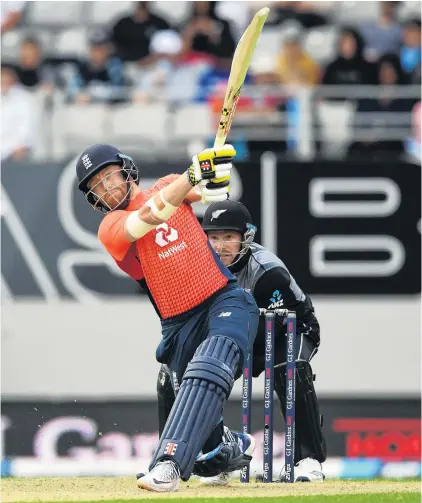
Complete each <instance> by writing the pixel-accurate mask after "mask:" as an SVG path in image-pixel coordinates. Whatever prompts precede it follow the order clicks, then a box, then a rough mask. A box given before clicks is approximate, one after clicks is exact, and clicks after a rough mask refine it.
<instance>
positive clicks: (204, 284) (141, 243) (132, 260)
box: [98, 175, 236, 319]
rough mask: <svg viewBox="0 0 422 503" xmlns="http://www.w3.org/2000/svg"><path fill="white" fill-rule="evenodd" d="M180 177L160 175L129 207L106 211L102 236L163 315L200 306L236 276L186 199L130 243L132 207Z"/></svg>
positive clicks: (140, 204) (100, 232) (183, 311)
mask: <svg viewBox="0 0 422 503" xmlns="http://www.w3.org/2000/svg"><path fill="white" fill-rule="evenodd" d="M178 176H179V175H169V176H166V177H164V178H160V179H159V180H158V181H157V182H156V183H155V184H154V185H153V186H152V187H151V188H150V189H148V190H146V191H143V192H141V193H140V194H139V195H138V196H137V197H136V198H134V199H132V200H131V202H130V204H129V205H128V207H127V208H126V209H125V210H116V211H113V212H110V213H108V214H107V215H106V216H105V217H104V219H103V221H102V222H101V224H100V227H99V230H98V237H99V239H100V241H101V243H102V244H103V246H104V247H105V249H106V250H107V251H108V253H110V255H111V256H112V257H113V258H114V260H115V261H116V263H117V265H118V266H119V267H120V269H122V270H123V271H124V272H125V273H126V274H128V275H129V276H130V277H131V278H133V279H134V280H135V281H138V282H139V283H140V284H141V286H142V287H143V288H144V289H145V290H146V291H147V293H148V295H149V297H150V299H151V301H152V302H153V304H154V307H155V309H156V311H157V313H158V315H159V316H160V317H161V318H162V319H167V318H171V317H173V316H177V315H179V314H182V313H185V312H187V311H189V310H190V309H192V308H194V307H196V306H198V305H199V304H201V303H202V302H204V301H205V300H206V299H208V298H209V297H211V296H212V295H213V294H214V293H216V292H217V291H218V290H221V289H222V288H223V287H224V286H226V285H227V283H228V282H229V281H236V278H235V277H234V276H233V275H232V274H231V273H230V272H229V270H228V269H226V268H225V267H224V265H223V264H222V262H221V261H220V259H219V258H218V257H217V255H216V254H215V252H214V251H213V250H212V248H211V246H210V245H209V242H208V239H207V236H206V235H205V233H204V232H203V230H202V228H201V226H200V224H199V222H198V220H197V218H196V217H195V215H194V213H193V211H192V208H191V206H190V204H188V203H185V202H184V203H182V204H181V205H180V207H179V208H178V209H177V210H176V212H175V213H174V214H173V215H172V216H171V217H170V218H169V219H168V220H167V221H166V222H165V223H163V224H161V225H159V226H158V227H156V228H155V229H152V230H151V231H150V232H148V233H147V234H146V235H145V236H143V237H142V238H140V239H138V240H137V241H134V242H133V243H129V242H128V241H127V240H126V238H125V235H124V224H125V220H126V217H127V212H128V211H135V210H138V209H140V208H141V207H142V206H143V205H144V204H145V203H146V202H147V201H148V199H150V198H151V197H152V195H153V194H155V193H157V192H158V191H159V190H161V189H162V188H164V187H165V186H166V185H168V184H169V183H171V182H172V181H173V180H175V179H176V178H177V177H178Z"/></svg>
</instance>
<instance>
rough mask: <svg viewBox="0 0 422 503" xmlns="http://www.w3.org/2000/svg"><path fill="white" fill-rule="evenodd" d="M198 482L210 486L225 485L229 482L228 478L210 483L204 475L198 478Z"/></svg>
mask: <svg viewBox="0 0 422 503" xmlns="http://www.w3.org/2000/svg"><path fill="white" fill-rule="evenodd" d="M204 479H205V480H204ZM200 483H201V484H202V485H204V486H210V487H225V486H228V485H229V484H230V480H226V481H225V482H211V483H210V482H208V481H207V480H206V477H202V478H201V479H200Z"/></svg>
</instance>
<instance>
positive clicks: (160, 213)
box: [145, 190, 178, 222]
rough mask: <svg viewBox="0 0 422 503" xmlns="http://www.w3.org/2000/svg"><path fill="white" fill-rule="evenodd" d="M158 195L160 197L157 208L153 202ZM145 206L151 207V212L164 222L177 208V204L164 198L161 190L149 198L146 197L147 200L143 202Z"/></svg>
mask: <svg viewBox="0 0 422 503" xmlns="http://www.w3.org/2000/svg"><path fill="white" fill-rule="evenodd" d="M157 195H158V197H159V198H160V201H161V202H160V208H161V209H160V208H158V206H157V203H156V202H155V198H156V196H157ZM145 204H146V205H147V206H149V207H150V208H151V213H152V214H153V215H154V216H155V217H157V218H159V219H160V220H162V221H163V222H165V221H166V220H167V219H169V218H170V217H171V216H172V215H173V213H174V212H175V211H176V210H177V208H178V206H173V205H172V204H170V203H168V202H167V201H166V200H165V198H164V194H163V191H162V190H160V192H159V193H158V194H154V195H153V196H152V197H151V199H148V201H147V202H146V203H145Z"/></svg>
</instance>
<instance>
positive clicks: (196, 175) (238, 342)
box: [76, 145, 259, 492]
mask: <svg viewBox="0 0 422 503" xmlns="http://www.w3.org/2000/svg"><path fill="white" fill-rule="evenodd" d="M235 154H236V152H235V150H234V149H233V147H232V146H231V145H224V146H223V147H218V148H212V149H206V150H204V151H202V152H201V153H200V154H198V155H196V156H194V157H193V158H192V164H191V166H190V167H189V168H188V169H187V170H186V172H185V173H183V174H181V175H169V176H166V177H164V178H161V179H159V180H158V181H157V182H156V183H155V184H154V185H153V186H152V187H151V188H150V189H148V190H145V191H142V190H141V189H140V187H139V173H138V169H137V167H136V166H135V164H134V162H133V160H132V159H131V158H130V157H128V156H126V155H124V154H122V152H120V151H119V150H118V149H117V148H116V147H114V146H112V145H93V146H91V147H89V148H87V149H86V150H85V151H84V152H82V154H81V155H80V157H79V159H78V161H77V164H76V174H77V178H78V181H79V185H78V186H79V189H80V190H81V191H82V192H83V193H84V195H85V198H86V200H87V201H88V203H90V204H91V206H92V207H93V208H94V209H96V210H99V211H101V212H102V213H104V218H103V220H102V222H101V224H100V227H99V230H98V237H99V240H100V241H101V243H102V244H103V246H104V248H105V249H106V250H107V252H108V253H109V254H110V255H111V256H112V257H113V259H114V260H115V262H116V263H117V265H118V266H119V267H120V268H121V269H122V270H123V271H124V272H125V273H127V274H128V275H129V276H130V277H131V278H133V279H134V280H135V281H137V282H139V283H140V284H141V286H142V287H143V288H144V289H145V290H146V291H147V293H148V295H149V298H150V300H151V302H152V304H153V306H154V308H155V310H156V312H157V314H158V316H159V317H160V320H161V326H162V339H161V342H160V343H159V344H158V347H157V350H156V358H157V360H158V361H159V362H160V363H162V364H166V366H167V368H168V369H169V375H170V380H171V386H172V387H173V391H174V392H175V394H176V399H175V401H174V405H173V408H172V410H171V414H170V415H169V417H168V419H167V421H166V423H165V425H164V426H163V431H162V435H161V437H160V440H159V443H158V446H157V448H156V450H155V453H154V456H153V459H152V460H151V463H150V466H149V472H148V473H147V474H146V475H144V476H142V477H140V478H139V479H138V481H137V484H138V487H140V488H141V489H146V490H149V491H156V492H172V491H177V490H178V488H179V485H180V480H185V481H186V480H188V479H189V477H190V475H191V473H192V470H193V468H194V464H195V467H196V469H197V470H198V473H201V474H203V473H205V474H208V475H209V476H212V475H218V474H219V473H221V472H223V471H228V472H230V471H234V470H238V469H241V468H242V467H244V466H247V465H248V464H249V463H250V460H251V454H252V452H253V450H254V447H255V441H254V439H253V437H252V436H250V435H246V434H242V433H235V432H230V431H228V430H227V428H225V427H224V425H223V409H224V405H225V403H226V400H227V399H228V397H229V395H230V392H231V390H232V387H233V384H234V381H235V380H236V379H238V378H239V377H240V376H241V373H242V364H243V361H244V359H245V358H246V357H247V354H248V351H249V348H250V347H252V344H253V341H254V339H255V336H256V332H257V327H258V323H259V310H258V307H257V305H256V303H255V301H254V299H253V297H252V296H251V295H250V294H249V293H248V292H246V291H245V290H244V289H243V288H241V287H240V286H239V284H238V282H237V280H236V277H235V276H234V275H233V274H232V273H231V272H230V271H229V270H228V269H227V268H226V267H225V266H224V264H223V262H222V261H221V259H220V258H219V256H218V254H217V253H216V252H215V251H214V250H213V248H212V246H211V245H210V243H209V241H208V239H207V236H206V235H205V233H204V232H203V230H202V228H201V226H200V224H199V222H198V220H197V219H196V217H195V215H194V213H193V211H192V208H191V203H192V202H194V201H202V202H203V203H205V204H207V203H209V202H216V201H224V200H226V199H227V197H228V191H229V184H230V171H231V169H232V159H233V157H234V156H235ZM126 315H127V316H130V317H133V319H134V321H133V322H134V323H135V324H136V321H135V320H139V319H140V318H139V316H138V315H137V314H136V313H126ZM139 331H140V336H141V337H142V336H144V337H150V336H151V334H148V333H144V334H143V333H142V319H141V320H140V323H139Z"/></svg>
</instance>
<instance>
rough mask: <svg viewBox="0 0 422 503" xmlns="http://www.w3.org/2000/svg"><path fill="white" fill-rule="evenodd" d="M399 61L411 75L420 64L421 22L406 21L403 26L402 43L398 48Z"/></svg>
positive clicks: (416, 20) (417, 20) (415, 20)
mask: <svg viewBox="0 0 422 503" xmlns="http://www.w3.org/2000/svg"><path fill="white" fill-rule="evenodd" d="M400 63H401V67H402V68H403V70H404V71H405V72H406V73H407V74H408V75H411V74H412V73H413V72H414V71H415V69H416V68H417V67H420V64H421V22H420V20H419V19H413V20H411V21H408V22H407V23H406V24H405V25H404V28H403V45H402V47H401V49H400Z"/></svg>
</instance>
